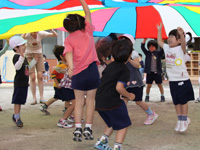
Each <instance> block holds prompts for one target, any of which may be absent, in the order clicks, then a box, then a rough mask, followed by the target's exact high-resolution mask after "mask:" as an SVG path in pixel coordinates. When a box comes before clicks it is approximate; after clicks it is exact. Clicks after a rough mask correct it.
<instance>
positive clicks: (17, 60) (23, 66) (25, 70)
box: [9, 36, 38, 127]
mask: <svg viewBox="0 0 200 150" xmlns="http://www.w3.org/2000/svg"><path fill="white" fill-rule="evenodd" d="M26 42H27V41H26V40H24V39H23V38H22V37H20V36H13V37H12V38H10V41H9V44H10V47H11V48H12V49H13V50H14V52H15V53H16V54H15V55H14V57H13V64H14V66H15V69H16V74H15V77H14V93H13V97H12V104H14V114H13V116H12V120H13V121H14V123H15V124H16V125H17V126H18V127H23V122H22V121H21V118H20V111H21V105H24V104H25V103H26V98H27V92H28V81H29V69H30V68H32V67H33V66H34V65H35V64H36V63H37V61H38V57H34V58H33V59H32V61H31V62H30V63H29V64H28V62H27V59H26V58H25V57H24V52H25V49H26V46H25V44H26Z"/></svg>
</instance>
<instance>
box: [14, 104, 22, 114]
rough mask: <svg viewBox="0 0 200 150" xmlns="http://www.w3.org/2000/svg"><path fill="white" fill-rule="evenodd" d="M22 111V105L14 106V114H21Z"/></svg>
mask: <svg viewBox="0 0 200 150" xmlns="http://www.w3.org/2000/svg"><path fill="white" fill-rule="evenodd" d="M20 110H21V104H15V105H14V113H15V114H20Z"/></svg>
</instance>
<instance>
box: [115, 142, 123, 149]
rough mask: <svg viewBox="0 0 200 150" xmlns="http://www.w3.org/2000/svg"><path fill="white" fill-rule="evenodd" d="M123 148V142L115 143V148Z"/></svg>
mask: <svg viewBox="0 0 200 150" xmlns="http://www.w3.org/2000/svg"><path fill="white" fill-rule="evenodd" d="M119 148H120V149H121V148H122V144H121V143H115V144H114V149H119Z"/></svg>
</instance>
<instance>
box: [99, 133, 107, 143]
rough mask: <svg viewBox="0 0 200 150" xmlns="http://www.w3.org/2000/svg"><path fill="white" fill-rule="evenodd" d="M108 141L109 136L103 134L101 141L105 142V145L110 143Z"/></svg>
mask: <svg viewBox="0 0 200 150" xmlns="http://www.w3.org/2000/svg"><path fill="white" fill-rule="evenodd" d="M108 139H109V136H107V135H105V134H103V135H102V136H101V139H100V141H101V142H103V143H108Z"/></svg>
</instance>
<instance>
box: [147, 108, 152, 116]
mask: <svg viewBox="0 0 200 150" xmlns="http://www.w3.org/2000/svg"><path fill="white" fill-rule="evenodd" d="M145 112H146V113H147V114H148V115H150V116H152V115H153V111H152V110H151V108H150V107H149V108H148V109H147V110H146V111H145Z"/></svg>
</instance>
